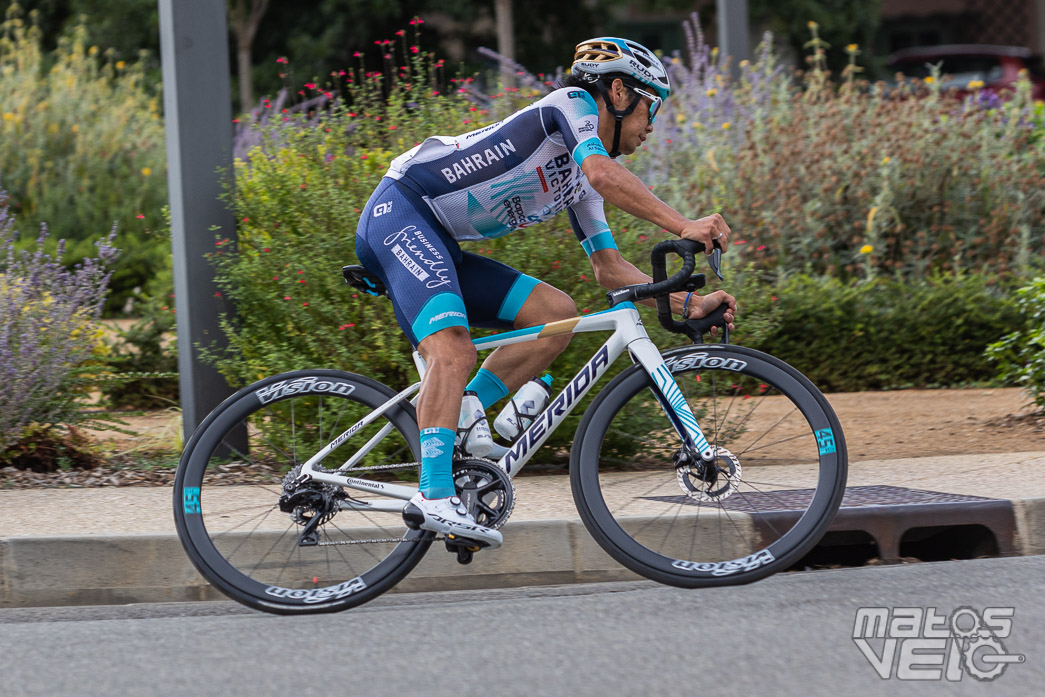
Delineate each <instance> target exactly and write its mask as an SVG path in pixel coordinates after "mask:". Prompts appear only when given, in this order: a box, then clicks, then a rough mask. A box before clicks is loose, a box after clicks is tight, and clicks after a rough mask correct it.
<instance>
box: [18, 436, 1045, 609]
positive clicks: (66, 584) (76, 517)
mask: <svg viewBox="0 0 1045 697" xmlns="http://www.w3.org/2000/svg"><path fill="white" fill-rule="evenodd" d="M515 484H516V494H517V505H516V507H515V511H514V513H513V515H512V518H511V520H510V521H509V522H508V523H507V525H506V526H505V527H504V529H503V531H504V534H505V545H504V547H503V548H502V549H501V550H498V551H495V552H489V553H480V554H478V555H476V559H475V562H474V563H473V564H471V565H470V566H460V565H458V564H457V563H456V562H454V561H453V558H452V555H449V554H446V553H444V552H442V550H441V548H440V547H439V546H433V548H432V551H431V552H430V553H429V554H428V556H427V557H426V558H425V560H424V561H423V562H422V563H421V564H420V565H419V566H418V568H417V569H416V570H415V571H414V572H413V573H412V574H411V575H410V577H408V578H407V580H406V581H405V582H404V583H403V584H401V587H400V588H398V589H397V590H400V591H421V590H435V589H439V590H450V589H458V588H483V587H505V586H511V585H534V584H549V583H571V582H585V581H606V580H617V579H621V580H624V579H634V578H636V576H635V575H634V574H632V573H631V572H629V571H627V570H625V569H623V568H621V567H620V566H619V565H618V564H617V563H616V562H614V561H613V560H612V559H610V558H609V557H608V556H607V555H606V554H605V553H604V552H603V551H602V550H601V549H600V548H599V547H598V546H597V545H596V544H595V542H594V541H593V540H592V539H591V537H590V536H589V535H588V534H587V531H586V530H585V529H584V527H583V525H582V524H581V523H580V521H579V519H578V516H577V512H576V509H575V508H574V505H573V499H572V495H571V492H570V483H569V477H568V476H562V475H559V476H542V477H520V478H518V479H516V480H515ZM848 485H849V490H848V492H847V499H846V501H845V502H843V510H842V511H841V512H840V514H839V516H838V519H836V521H835V524H834V526H833V527H832V530H833V531H838V532H839V533H841V532H843V531H845V532H849V533H851V532H853V531H861V532H863V533H866V535H870V536H871V538H873V539H874V540H875V542H876V543H877V546H878V549H879V550H881V556H882V557H883V558H885V559H886V560H887V561H889V560H892V559H896V558H898V550H899V548H900V540H901V538H902V537H903V536H904V534H905V533H909V531H910V530H911V529H912V528H919V529H923V528H924V529H926V530H930V529H936V528H943V527H946V526H954V525H981V526H983V527H985V528H986V529H987V530H989V531H990V532H991V533H992V534H993V536H994V538H995V540H996V542H997V548H998V550H999V552H1000V553H1002V554H1042V553H1045V452H1042V451H1034V452H1018V453H1007V454H990V455H969V456H941V457H926V458H914V459H905V460H888V461H882V460H865V461H860V462H855V463H850V471H849V481H848ZM924 492H935V493H934V494H926V493H924ZM653 493H654V494H657V493H659V492H653ZM673 493H674V495H675V496H677V495H678V493H679V492H678V489H677V486H676V487H675V490H674V492H673ZM171 508H172V498H171V490H170V489H168V488H149V487H123V488H99V489H18V490H7V491H0V607H14V606H35V605H71V604H96V603H97V604H103V603H104V604H109V603H128V602H167V601H181V600H193V599H211V598H219V597H223V596H220V595H219V594H218V593H217V592H216V591H214V589H212V588H211V587H210V586H209V585H208V584H207V583H206V581H204V580H203V579H202V578H200V577H199V576H198V574H197V573H196V571H195V570H194V569H193V568H192V565H191V564H190V563H189V561H188V558H187V557H186V556H185V553H184V551H183V550H182V548H181V544H180V542H179V541H178V539H177V536H176V535H175V531H174V521H173V517H172V514H171Z"/></svg>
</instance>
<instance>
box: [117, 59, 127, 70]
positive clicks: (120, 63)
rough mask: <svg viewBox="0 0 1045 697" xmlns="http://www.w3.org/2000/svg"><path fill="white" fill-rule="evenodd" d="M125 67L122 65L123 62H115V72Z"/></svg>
mask: <svg viewBox="0 0 1045 697" xmlns="http://www.w3.org/2000/svg"><path fill="white" fill-rule="evenodd" d="M126 65H127V64H126V63H124V62H123V61H116V69H117V70H123V69H124V67H125V66H126Z"/></svg>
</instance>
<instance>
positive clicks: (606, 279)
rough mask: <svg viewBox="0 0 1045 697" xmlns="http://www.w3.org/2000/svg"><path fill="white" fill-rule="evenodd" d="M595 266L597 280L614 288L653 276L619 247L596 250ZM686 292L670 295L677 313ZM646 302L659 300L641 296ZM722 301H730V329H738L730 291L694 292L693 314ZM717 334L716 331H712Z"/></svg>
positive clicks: (645, 281)
mask: <svg viewBox="0 0 1045 697" xmlns="http://www.w3.org/2000/svg"><path fill="white" fill-rule="evenodd" d="M588 259H589V260H590V261H591V267H592V269H593V270H594V271H595V280H596V281H598V282H599V285H601V286H602V287H603V288H606V289H607V290H613V289H614V288H620V287H621V286H628V285H632V284H634V283H649V282H650V281H652V280H653V279H652V278H650V277H649V276H647V275H646V274H644V273H643V272H642V271H639V269H638V268H637V267H636V266H635V265H634V264H632V263H631V262H630V261H628V260H627V259H625V258H624V257H622V256H621V254H620V252H619V251H618V250H616V249H600V250H598V251H597V252H592V254H591V256H590V257H588ZM686 295H687V294H686V293H672V294H671V295H670V296H669V297H670V301H671V311H672V313H674V314H676V315H681V314H682V306H683V304H684V303H685V301H686ZM639 302H641V303H642V304H643V305H649V306H650V307H656V306H657V301H656V300H640V301H639ZM722 303H727V304H728V305H729V309H728V310H727V311H726V321H727V322H729V323H730V325H729V328H730V330H732V329H735V328H736V327H734V326H733V324H732V322H733V319H734V318H735V317H736V314H737V301H736V299H735V298H734V297H733V296H732V295H730V294H729V293H727V292H725V291H722V290H716V291H713V292H711V293H708V294H707V295H698V294H697V293H694V294H693V296H692V297H691V298H690V299H689V317H690V318H698V317H703V316H705V315H707V314H708V313H709V312H711V311H713V310H714V309H715V308H717V307H718V306H719V305H721V304H722ZM712 333H713V334H714V333H715V332H714V331H712Z"/></svg>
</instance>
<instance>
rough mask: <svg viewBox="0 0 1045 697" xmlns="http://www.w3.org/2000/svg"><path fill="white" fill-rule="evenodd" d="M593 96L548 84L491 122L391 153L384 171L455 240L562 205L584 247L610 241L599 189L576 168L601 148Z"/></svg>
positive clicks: (536, 217)
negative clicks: (528, 101)
mask: <svg viewBox="0 0 1045 697" xmlns="http://www.w3.org/2000/svg"><path fill="white" fill-rule="evenodd" d="M598 124H599V110H598V108H597V107H596V105H595V100H594V99H592V97H591V95H590V94H588V93H587V92H586V91H584V90H582V89H578V88H565V89H559V90H555V91H554V92H552V93H551V94H549V95H548V96H546V97H544V98H543V99H540V100H538V101H536V102H534V103H533V104H531V105H530V106H528V107H526V108H524V109H522V110H521V111H518V112H516V113H515V114H512V115H511V116H509V117H508V118H506V119H505V120H503V121H500V122H498V123H495V124H493V125H490V126H487V127H486V128H481V129H479V130H477V131H472V132H470V133H465V134H463V135H460V136H456V137H449V136H433V137H431V138H428V139H427V140H425V141H424V142H423V143H421V144H420V145H418V146H417V147H415V148H413V149H412V150H409V151H408V152H406V153H404V154H403V155H400V156H399V157H397V158H396V159H395V160H393V161H392V164H391V166H390V167H389V169H388V174H387V175H386V176H388V177H391V178H393V179H397V180H399V181H400V182H402V183H403V184H405V185H406V186H408V187H409V188H411V189H413V190H414V191H416V192H417V193H418V194H420V195H421V197H422V198H423V199H424V201H425V203H426V204H427V205H428V206H429V208H431V210H432V212H433V213H434V214H435V216H436V218H438V220H439V222H440V223H442V225H443V227H445V228H446V230H447V231H448V232H449V233H450V234H451V236H453V238H454V239H457V240H480V239H483V238H490V237H501V236H502V235H506V234H508V233H509V232H511V231H513V230H518V229H521V228H525V227H528V226H530V225H533V224H535V223H539V222H541V221H543V220H548V219H549V218H551V217H553V216H555V215H557V214H559V213H561V212H563V211H564V210H567V209H569V215H570V223H571V224H572V226H573V230H574V233H575V234H576V235H577V239H578V240H580V242H581V244H582V246H583V247H584V251H585V252H587V253H588V255H589V256H590V255H591V253H592V252H594V251H596V250H599V249H616V247H617V245H616V244H615V243H614V241H613V235H612V234H611V233H610V229H609V226H608V225H607V224H606V214H605V212H604V210H603V201H602V197H601V196H599V195H598V194H597V193H596V192H595V190H594V189H592V188H591V184H589V183H588V178H587V177H585V176H584V172H583V171H582V170H581V163H582V162H584V160H585V158H587V157H589V156H591V155H595V154H598V155H606V149H605V148H604V147H603V145H602V141H600V140H599V137H598V133H597V131H598Z"/></svg>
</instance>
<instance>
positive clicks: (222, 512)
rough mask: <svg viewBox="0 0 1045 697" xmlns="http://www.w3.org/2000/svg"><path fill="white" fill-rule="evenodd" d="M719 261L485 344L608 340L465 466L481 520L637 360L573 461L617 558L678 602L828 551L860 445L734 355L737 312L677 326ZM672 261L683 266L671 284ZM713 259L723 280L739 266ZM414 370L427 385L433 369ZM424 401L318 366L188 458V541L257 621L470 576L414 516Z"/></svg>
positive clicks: (482, 345)
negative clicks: (445, 562) (435, 563)
mask: <svg viewBox="0 0 1045 697" xmlns="http://www.w3.org/2000/svg"><path fill="white" fill-rule="evenodd" d="M702 251H703V247H702V246H701V245H700V244H699V243H695V242H691V241H686V240H669V241H665V242H661V243H659V244H658V245H656V246H655V248H654V250H653V253H652V266H653V279H654V280H653V282H652V283H646V284H639V285H633V286H626V287H624V288H618V289H616V290H613V291H610V292H609V293H607V300H608V303H609V306H610V308H609V309H608V310H605V311H602V312H596V313H593V314H587V315H582V316H580V317H575V318H572V319H567V320H561V321H557V322H552V323H549V324H545V325H541V326H536V327H529V328H525V329H518V330H515V331H508V332H502V333H500V334H494V335H492V336H487V337H482V338H476V339H474V340H473V341H474V344H475V346H476V348H477V349H479V350H486V349H494V348H497V347H498V346H506V345H509V344H515V343H520V342H526V341H533V340H536V339H539V338H542V337H547V336H554V335H561V334H567V333H571V334H576V333H581V332H610V335H609V337H608V338H607V339H606V341H605V343H603V344H602V346H601V347H600V348H599V349H598V350H597V351H596V352H595V354H594V356H592V358H591V359H590V360H589V361H588V362H587V363H586V364H585V365H584V366H583V367H582V368H581V369H580V371H579V372H578V373H577V374H576V376H575V377H573V379H571V380H569V382H567V384H566V386H565V388H563V390H562V391H561V392H560V393H559V394H558V395H557V396H556V397H554V398H553V399H551V401H550V403H549V405H548V407H547V408H546V409H545V410H544V411H543V412H541V413H540V414H539V415H538V416H537V417H536V418H535V419H534V420H533V422H532V423H531V424H530V425H529V426H528V428H526V430H525V431H523V433H522V434H521V435H519V437H518V438H517V439H516V440H515V441H514V442H513V443H512V444H511V446H510V448H509V449H508V450H507V452H506V453H505V454H504V455H503V456H501V457H500V458H499V459H498V460H497V461H496V462H494V461H492V460H490V459H483V458H476V457H469V456H467V455H466V454H464V453H460V452H457V453H455V460H454V464H453V478H454V482H455V485H456V487H457V490H458V494H459V496H460V497H461V499H462V501H463V502H464V505H465V506H467V507H468V509H469V511H470V512H472V513H473V515H474V516H475V517H476V520H477V522H478V523H480V524H482V525H486V526H490V527H494V528H500V527H502V526H503V525H504V524H505V522H506V521H508V519H509V517H510V516H511V513H512V510H513V509H514V506H515V502H516V495H515V487H514V484H513V478H514V477H515V476H516V475H518V474H519V472H520V471H521V470H522V469H523V467H524V466H525V465H526V463H527V462H528V461H529V460H530V459H531V458H532V457H533V456H534V454H535V453H536V452H537V451H538V450H539V448H540V447H541V445H542V444H543V443H544V442H545V441H546V440H547V439H548V437H549V436H550V435H551V434H552V433H553V432H554V431H555V429H556V428H557V427H558V426H559V425H560V424H562V422H563V420H564V419H565V418H566V416H567V415H568V414H569V413H570V412H571V410H572V409H573V408H574V407H576V406H577V405H578V404H579V403H580V402H581V401H582V400H583V399H584V397H585V395H586V394H588V392H589V391H590V390H591V389H592V388H593V387H594V385H595V384H596V383H598V382H599V381H600V379H602V378H603V377H605V376H606V375H607V373H608V372H609V371H610V369H611V366H612V365H613V363H614V361H615V360H616V359H617V358H618V357H619V356H620V355H621V354H623V353H625V352H627V353H628V355H629V356H630V358H631V360H632V363H633V364H632V365H631V366H628V367H626V368H625V369H624V370H623V371H621V372H620V373H619V374H617V375H616V377H614V378H613V379H612V380H610V381H609V383H608V384H606V386H605V387H604V388H602V390H601V391H600V392H599V393H598V394H597V395H596V396H595V398H594V399H593V400H592V401H591V403H590V404H589V405H588V407H587V409H586V410H585V412H584V414H583V417H582V419H581V421H580V424H579V426H578V427H577V430H576V434H575V436H574V439H573V445H572V448H571V450H570V461H569V476H570V485H571V489H572V493H573V498H574V502H575V504H576V507H577V511H578V512H579V514H580V517H581V519H582V521H583V523H584V525H585V526H586V528H587V529H588V531H589V532H590V534H591V536H592V537H593V538H594V539H595V540H596V541H597V542H598V544H599V545H600V546H601V547H602V548H603V549H604V550H605V551H606V552H607V553H608V554H609V555H610V556H611V557H612V558H613V559H615V560H616V561H617V562H619V563H620V564H621V565H623V566H624V567H626V568H628V569H631V570H632V571H634V572H636V573H638V574H640V575H642V576H644V577H646V578H649V579H653V580H654V581H659V582H661V583H665V584H669V585H673V586H679V587H685V588H701V587H708V586H720V585H735V584H742V583H750V582H752V581H756V580H759V579H761V578H765V577H766V576H769V575H770V574H773V573H776V572H778V571H782V570H786V569H788V568H790V567H791V566H793V565H795V564H796V563H797V562H799V560H801V559H802V558H803V556H804V555H806V553H807V552H809V551H810V550H811V549H812V547H813V546H814V545H815V544H816V543H817V542H818V541H819V540H820V538H821V537H822V536H823V534H824V532H825V531H826V530H827V528H828V526H829V525H830V523H831V520H832V519H833V517H834V515H835V513H836V511H837V510H838V507H839V505H840V503H841V499H842V494H843V493H844V489H845V482H846V469H847V456H846V448H845V439H844V437H843V434H842V428H841V426H840V425H839V423H838V419H837V417H836V416H835V414H834V411H833V410H832V408H831V406H830V404H829V403H828V401H827V400H826V399H825V398H824V396H823V395H822V394H821V393H820V391H819V390H818V389H817V388H816V387H815V386H814V385H813V384H812V383H811V382H810V381H809V380H808V379H807V378H805V377H804V376H803V375H802V374H801V373H799V372H798V371H797V370H795V369H794V368H792V367H791V366H789V365H787V364H786V363H784V362H783V361H780V360H778V359H776V358H774V357H772V356H770V355H767V354H765V353H762V352H759V351H756V350H753V349H750V348H744V347H741V346H736V345H732V344H730V343H729V332H728V327H725V326H724V324H725V323H724V320H723V318H722V315H723V313H724V311H725V306H724V305H723V306H721V307H720V308H719V309H718V310H717V311H716V312H715V313H713V315H712V316H711V317H709V318H705V319H703V320H689V321H684V322H677V321H675V320H673V319H672V316H671V311H670V307H669V305H668V297H667V295H668V293H671V292H675V291H679V290H696V289H698V288H700V287H702V286H703V285H704V284H705V278H704V275H703V274H697V275H693V270H694V267H695V264H696V262H695V254H696V253H699V252H702ZM669 252H671V253H674V254H678V255H679V256H681V257H682V268H681V269H680V270H679V271H678V272H677V273H675V274H674V275H673V276H671V277H670V278H668V277H667V270H666V262H665V258H666V255H667V254H668V253H669ZM708 258H709V263H710V264H711V266H712V269H713V270H714V271H715V273H716V274H717V275H718V276H719V278H722V275H721V271H720V267H719V264H720V259H721V251H720V250H718V249H716V250H714V251H713V253H712V254H711V255H709V257H708ZM344 274H345V277H346V280H348V281H349V282H350V283H352V284H353V285H355V286H357V287H359V288H362V289H365V290H367V291H368V292H369V293H371V294H372V295H380V294H382V293H383V292H384V289H383V287H382V286H381V284H380V281H379V280H377V279H376V277H373V276H370V275H369V274H367V273H366V272H365V271H363V270H362V267H345V269H344ZM646 298H655V299H656V302H657V306H658V307H657V313H658V319H659V321H660V323H661V324H662V325H663V326H665V327H666V328H667V329H669V330H671V331H673V332H677V333H682V334H685V335H686V336H688V337H689V338H690V339H691V340H692V341H693V343H692V344H691V345H687V346H682V347H679V348H674V349H671V350H669V351H665V352H663V353H662V352H661V351H660V350H659V349H658V348H657V347H656V346H655V345H654V343H653V342H652V341H651V340H650V338H649V336H648V334H647V332H646V329H645V327H644V326H643V323H642V320H641V318H640V315H639V313H638V311H637V309H636V308H635V305H634V303H635V302H636V301H639V300H643V299H646ZM712 326H719V327H721V328H722V329H723V333H722V337H723V338H722V341H720V342H718V343H708V344H705V343H703V338H702V337H703V335H704V334H705V333H707V332H708V331H709V329H710V328H711V327H712ZM414 362H415V365H416V366H417V369H418V372H419V373H420V375H421V376H423V375H424V370H425V364H424V361H423V360H422V359H421V357H420V355H419V354H417V353H416V352H415V353H414ZM419 387H420V382H415V383H414V384H412V385H410V386H409V387H407V388H406V389H403V390H401V391H396V390H393V389H392V388H390V387H388V386H386V385H383V384H381V383H380V382H377V381H376V380H373V379H371V378H368V377H366V376H363V375H357V374H353V373H348V372H342V371H337V370H326V369H312V370H298V371H294V372H289V373H284V374H281V375H276V376H273V377H269V378H265V379H263V380H261V381H259V382H257V383H255V384H253V385H250V386H249V387H246V388H244V389H242V390H240V391H239V392H237V393H236V394H234V395H232V396H231V397H229V398H228V399H227V400H225V401H224V402H223V403H222V404H221V405H220V406H218V407H217V408H216V409H215V410H214V411H213V412H212V413H211V414H210V415H209V416H208V417H207V418H206V419H205V420H204V421H203V423H202V424H201V425H200V426H199V428H198V429H197V430H196V432H195V433H194V434H193V435H192V437H191V438H190V440H189V441H188V443H187V444H186V448H185V450H184V452H183V455H182V457H181V461H180V464H179V467H178V473H177V477H176V480H175V485H174V514H175V521H176V523H177V529H178V535H179V536H180V538H181V541H182V544H183V545H184V547H185V550H186V552H187V553H188V555H189V557H190V559H191V560H192V562H193V564H194V565H195V566H196V568H197V569H198V570H199V571H200V573H201V574H202V575H203V576H204V577H205V578H206V579H207V580H209V581H210V582H211V583H212V584H213V585H214V586H216V587H217V588H218V589H219V590H221V591H222V592H223V593H225V594H226V595H228V596H229V597H231V598H234V599H235V600H237V601H239V602H241V603H244V604H246V605H248V606H251V607H254V608H257V609H260V610H264V611H268V612H274V613H311V612H332V611H338V610H344V609H347V608H350V607H354V606H357V605H359V604H361V603H365V602H367V601H368V600H371V599H373V598H375V597H377V596H378V595H380V594H381V593H384V592H386V591H387V590H389V589H390V588H392V587H393V586H394V585H395V584H396V583H398V582H399V581H400V580H402V579H403V578H404V577H405V576H406V575H407V574H408V573H410V571H411V570H412V569H413V568H414V567H415V566H416V565H417V564H418V562H420V560H421V558H422V557H423V556H424V555H425V554H426V553H427V552H428V551H429V548H430V547H431V545H432V543H433V542H435V541H437V539H438V540H442V541H443V542H444V543H445V545H446V547H447V549H449V550H450V551H451V552H454V553H456V554H457V557H458V561H461V562H462V563H467V562H469V561H470V560H471V558H472V554H474V553H475V552H477V551H478V549H479V547H478V546H477V545H475V543H473V542H470V541H469V540H465V539H460V538H454V537H452V536H446V537H438V538H437V536H436V535H435V534H434V533H432V532H429V531H425V530H414V529H411V528H410V527H408V526H407V525H406V524H405V523H404V521H403V519H402V512H403V508H404V506H405V505H406V503H407V501H408V500H409V499H410V497H411V496H413V495H414V493H416V491H417V483H416V480H417V475H418V470H419V466H420V465H419V462H420V453H419V442H418V441H419V432H418V426H417V418H416V414H415V410H414V406H413V403H412V401H411V400H412V399H416V397H415V395H416V393H417V391H418V389H419ZM237 482H238V483H237ZM505 536H506V538H507V539H510V538H511V528H508V529H507V530H505ZM484 553H488V554H496V553H497V552H493V551H491V552H484Z"/></svg>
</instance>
